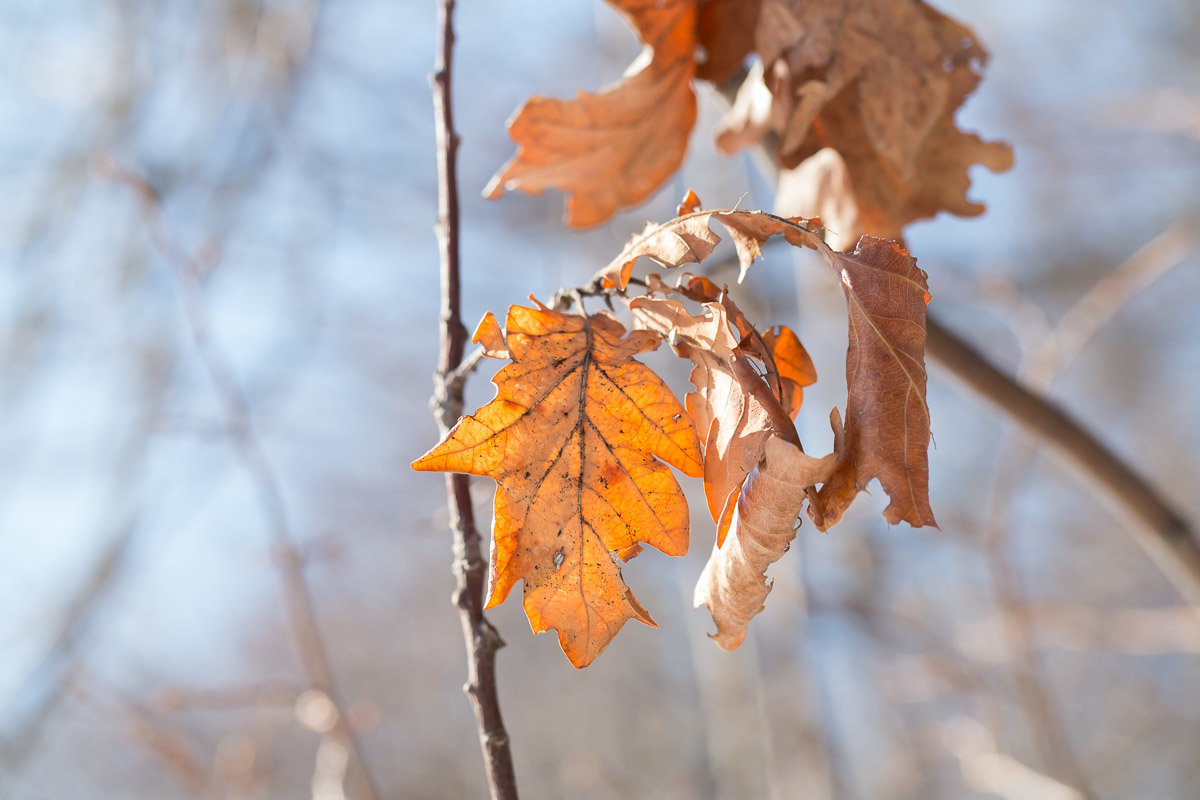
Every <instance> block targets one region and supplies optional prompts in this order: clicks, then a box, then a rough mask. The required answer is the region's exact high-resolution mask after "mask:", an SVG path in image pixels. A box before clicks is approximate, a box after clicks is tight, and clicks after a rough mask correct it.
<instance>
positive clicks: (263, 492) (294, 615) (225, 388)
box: [98, 159, 378, 800]
mask: <svg viewBox="0 0 1200 800" xmlns="http://www.w3.org/2000/svg"><path fill="white" fill-rule="evenodd" d="M98 166H99V169H100V171H101V172H102V174H105V175H106V176H107V177H109V178H111V179H113V180H116V181H119V182H121V183H123V184H125V185H127V186H129V187H130V188H132V189H133V190H134V192H135V193H136V194H137V197H138V199H139V201H140V202H141V207H142V214H143V216H144V218H145V220H146V225H147V228H148V230H149V233H150V236H151V238H152V240H153V241H154V244H155V246H156V247H157V248H158V249H159V251H160V252H161V253H162V255H163V257H164V258H165V259H166V260H167V261H168V263H169V264H170V266H171V267H172V269H171V274H172V275H173V276H174V277H175V279H176V285H177V286H178V287H179V292H180V296H181V299H182V303H183V309H184V318H185V320H186V324H187V329H188V333H189V335H190V336H191V339H192V343H193V345H194V346H195V348H196V353H197V355H198V357H199V359H200V363H201V366H202V367H203V369H204V371H205V372H206V373H207V375H208V378H209V380H210V382H211V383H212V385H213V388H214V389H215V390H216V392H217V395H218V396H219V397H220V400H221V403H222V405H223V406H224V409H223V411H224V418H225V424H226V426H227V427H228V431H229V437H230V440H231V441H232V443H233V446H234V449H235V451H236V452H237V454H238V456H239V457H240V458H241V460H242V462H243V465H244V466H245V468H246V470H247V471H248V472H249V473H250V475H251V478H252V479H253V481H254V485H255V487H256V489H257V490H258V494H259V501H260V503H261V505H262V509H263V513H264V515H265V516H266V520H267V526H268V528H269V531H270V535H271V540H272V543H273V547H274V556H275V563H276V565H277V566H278V568H279V575H280V578H281V579H282V584H283V596H284V605H285V612H286V615H287V620H288V626H289V629H290V632H291V635H292V640H293V644H294V645H295V647H296V649H297V651H298V653H299V657H300V662H301V665H302V666H303V669H304V672H305V676H306V679H307V681H308V684H309V685H310V686H311V687H312V688H313V689H316V690H318V691H320V692H322V693H323V694H325V695H326V696H327V697H328V698H329V700H330V702H331V703H332V704H333V706H334V708H335V709H336V711H337V713H336V719H335V720H334V722H333V725H332V727H331V729H330V731H329V733H328V736H329V737H330V738H331V739H333V740H334V741H336V742H337V743H338V744H339V745H341V747H342V748H344V749H345V751H346V753H347V755H348V756H350V757H351V758H350V763H349V767H350V769H349V770H348V776H349V777H350V778H351V779H352V783H353V787H354V788H353V790H352V793H353V795H354V796H355V797H356V798H360V799H361V800H374V798H375V797H377V796H378V792H377V791H376V789H375V784H374V780H373V779H372V777H371V774H370V771H369V770H368V769H367V765H366V762H365V760H364V759H363V757H362V753H361V750H360V748H359V746H358V742H357V739H356V737H355V735H354V731H353V730H352V729H351V727H350V724H349V721H348V719H347V716H346V714H345V706H344V705H343V703H342V702H341V700H340V698H339V693H338V690H337V686H336V681H335V679H334V674H333V666H332V663H331V660H330V657H329V651H328V649H327V648H326V646H325V642H324V640H323V639H322V637H321V632H320V628H319V627H318V625H317V614H316V607H315V603H314V601H313V597H312V592H311V590H310V589H309V586H308V579H307V577H306V576H305V574H304V558H303V556H302V554H301V552H300V548H299V546H298V545H297V544H296V541H295V536H294V535H293V533H292V528H291V523H290V522H289V520H288V515H287V508H286V506H285V504H284V502H283V494H282V492H281V491H280V487H279V481H278V479H277V478H276V476H275V472H274V470H273V469H272V467H271V464H270V462H269V461H268V459H267V457H266V454H265V453H264V452H263V450H262V447H261V445H260V444H259V441H258V437H257V435H256V433H255V431H254V427H253V424H252V422H251V415H250V409H249V407H248V404H247V402H246V399H245V397H244V396H243V394H242V391H241V389H240V388H239V386H238V383H237V381H236V380H235V378H234V375H233V370H232V369H231V368H230V366H229V363H228V362H227V361H226V359H225V357H224V354H223V353H222V352H221V350H220V348H219V347H218V346H217V344H216V342H214V341H213V339H212V337H211V335H210V333H209V328H208V316H207V314H206V313H205V308H204V297H203V292H202V290H201V282H202V280H203V277H204V275H205V274H206V273H207V272H208V270H209V269H210V268H211V266H212V263H211V260H209V259H207V258H202V257H198V256H196V255H193V254H192V253H189V252H188V251H187V250H185V249H184V248H183V247H182V245H181V244H180V242H179V240H178V238H177V236H176V235H175V233H174V231H173V230H172V228H171V226H170V225H169V223H168V222H167V219H166V216H165V214H164V213H163V208H162V203H161V200H160V198H159V196H158V192H157V191H156V190H155V189H154V187H153V186H151V185H150V183H149V182H148V181H147V180H146V179H145V178H144V177H142V176H140V175H138V174H136V173H134V172H131V171H129V170H126V169H122V168H121V167H119V166H117V165H116V164H115V163H113V162H112V161H111V160H107V159H106V160H105V161H103V162H102V163H101V164H99V165H98Z"/></svg>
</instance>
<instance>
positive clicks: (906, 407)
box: [818, 236, 937, 528]
mask: <svg viewBox="0 0 1200 800" xmlns="http://www.w3.org/2000/svg"><path fill="white" fill-rule="evenodd" d="M831 258H832V263H833V265H834V268H835V269H837V270H838V272H839V274H840V277H841V281H842V290H843V292H844V293H845V295H846V305H847V306H848V307H849V312H850V314H849V317H850V347H849V349H848V350H847V352H846V383H847V389H848V391H847V401H846V425H845V454H844V458H843V459H842V460H841V462H840V463H839V464H838V466H837V469H836V470H834V473H833V475H832V476H830V479H829V481H828V482H827V483H826V484H825V485H824V486H822V487H821V490H820V492H819V493H818V497H819V499H820V501H821V503H822V507H821V512H822V513H823V515H824V522H823V525H822V527H828V526H829V525H833V524H834V523H836V522H837V521H838V520H840V519H841V518H842V514H843V513H844V512H845V510H846V509H847V508H848V507H849V506H850V503H851V501H853V500H854V498H855V497H856V496H857V495H858V493H859V492H861V491H862V490H863V489H865V488H866V486H867V483H868V482H870V481H871V479H872V478H878V479H879V482H880V484H882V486H883V489H884V491H886V492H887V493H888V496H889V497H890V498H891V503H890V504H889V505H888V507H887V508H886V509H884V512H883V516H884V518H885V519H886V520H887V521H888V522H891V523H896V522H900V521H904V522H907V523H908V524H910V525H912V526H913V527H914V528H916V527H920V526H922V525H937V522H936V521H935V520H934V518H933V509H932V508H931V507H930V505H929V407H928V406H927V405H926V402H925V303H926V301H927V298H928V296H929V294H928V292H929V286H928V283H927V281H926V275H925V273H924V272H923V271H922V270H921V269H919V268H918V267H917V264H916V260H915V259H913V258H912V256H910V255H909V254H908V252H907V251H905V250H904V248H902V247H900V245H898V244H896V243H895V242H888V241H884V240H883V239H875V238H873V237H870V236H864V237H863V238H862V239H861V240H860V241H859V243H858V247H857V248H856V249H855V251H854V252H853V253H849V254H846V253H837V252H832V253H831Z"/></svg>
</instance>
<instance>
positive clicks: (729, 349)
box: [629, 297, 835, 650]
mask: <svg viewBox="0 0 1200 800" xmlns="http://www.w3.org/2000/svg"><path fill="white" fill-rule="evenodd" d="M629 307H630V308H631V309H633V312H634V316H635V317H636V318H637V319H638V322H639V323H640V324H642V325H644V326H646V327H648V328H650V329H651V330H655V331H661V332H663V333H665V334H669V336H670V341H671V344H672V346H673V347H674V348H675V350H676V352H677V353H678V354H679V355H681V356H685V357H687V358H689V359H691V361H692V362H693V363H694V364H695V365H696V366H695V369H693V370H692V375H691V380H692V383H693V384H694V385H695V387H696V391H694V392H692V393H690V394H688V396H687V398H686V403H687V409H688V413H690V414H691V415H692V419H693V420H694V421H695V423H696V427H697V429H698V430H699V431H700V432H701V435H702V436H705V445H704V492H705V496H706V498H707V500H708V507H709V512H710V513H711V514H712V517H713V519H714V520H715V521H716V522H717V537H716V544H715V546H714V548H713V552H712V555H711V556H710V558H709V561H708V564H707V565H706V566H705V569H704V573H703V575H702V577H701V578H700V581H699V583H698V584H697V586H696V593H695V602H696V605H697V606H700V605H705V606H708V609H709V612H710V613H711V614H712V617H713V621H714V622H715V623H716V625H717V633H716V635H715V636H714V637H713V638H715V639H716V640H717V643H718V644H719V645H720V646H721V647H723V648H725V649H726V650H733V649H734V648H736V647H737V646H738V645H739V644H741V641H742V639H743V637H744V636H745V633H746V626H747V624H748V623H749V621H750V619H751V618H752V617H753V616H754V615H755V614H757V613H759V612H760V611H761V610H762V608H763V601H764V600H765V598H766V596H767V593H768V592H769V591H770V587H769V586H768V585H767V583H766V581H765V579H764V573H765V571H766V569H767V567H768V566H769V565H770V564H772V563H774V562H775V561H777V560H778V559H779V558H780V557H782V556H783V554H784V552H785V551H786V550H787V547H788V545H789V544H790V542H791V541H792V539H793V538H794V537H795V535H796V534H795V528H796V520H797V518H798V516H799V514H800V508H801V504H802V503H803V501H804V498H805V490H806V489H807V488H808V487H810V486H814V485H816V484H818V483H821V482H823V481H825V480H826V479H827V478H828V476H829V473H830V472H831V470H832V469H833V467H834V465H835V456H834V455H833V454H830V455H828V456H826V457H825V458H823V459H815V458H812V457H811V456H807V455H805V454H804V453H803V452H802V451H801V450H800V448H799V446H798V444H796V443H793V442H790V441H785V438H784V437H786V436H788V435H789V434H790V436H791V437H792V438H793V439H794V438H795V435H796V434H795V429H794V428H793V427H792V424H791V418H790V416H788V414H787V413H786V412H785V410H784V409H783V408H782V407H781V406H780V404H779V401H778V399H777V398H776V397H775V396H774V395H773V394H772V392H771V389H770V387H769V381H768V379H767V378H766V377H765V376H760V375H759V374H758V372H756V371H755V370H753V369H747V368H746V364H747V356H746V355H745V354H744V353H743V352H742V347H741V345H740V344H739V341H738V339H737V338H735V337H734V335H733V334H732V332H731V330H730V324H729V321H728V320H727V318H726V308H725V306H723V305H722V304H721V303H717V302H710V303H706V304H705V312H706V313H704V314H699V315H695V316H693V315H692V314H690V313H689V312H688V310H687V308H686V307H685V306H684V305H683V304H682V303H680V302H679V301H678V300H674V299H667V298H655V297H638V298H634V299H632V300H630V301H629ZM743 325H747V326H748V325H749V323H748V322H744V321H743ZM738 327H739V329H740V328H742V325H739V326H738ZM784 330H786V329H784ZM739 332H742V331H739ZM788 333H790V331H789V332H788ZM756 335H757V334H756ZM792 338H795V335H794V334H792ZM748 339H750V336H749V335H745V337H744V339H743V341H746V340H748ZM773 339H774V341H775V342H776V343H777V342H778V341H779V339H778V338H775V337H773ZM758 341H760V342H761V341H763V340H762V338H759V339H758ZM797 344H798V342H797ZM785 349H786V348H785ZM788 369H789V370H790V369H791V365H789V367H788ZM797 441H798V440H797Z"/></svg>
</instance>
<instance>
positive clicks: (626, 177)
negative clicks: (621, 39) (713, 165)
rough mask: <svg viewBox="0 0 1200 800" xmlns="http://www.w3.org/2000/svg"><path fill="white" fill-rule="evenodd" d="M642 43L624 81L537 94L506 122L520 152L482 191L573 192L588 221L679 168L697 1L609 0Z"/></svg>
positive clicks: (570, 209)
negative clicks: (565, 93)
mask: <svg viewBox="0 0 1200 800" xmlns="http://www.w3.org/2000/svg"><path fill="white" fill-rule="evenodd" d="M609 3H610V4H611V5H613V6H614V7H615V8H616V9H617V10H618V11H619V12H620V13H621V14H622V15H624V16H625V18H626V19H627V20H628V22H629V24H630V25H631V26H632V27H633V29H634V30H635V31H636V33H637V35H638V38H639V39H641V41H642V42H643V43H644V44H645V46H646V47H645V50H644V51H643V53H642V55H641V57H639V59H638V60H637V61H635V62H634V63H633V64H632V65H631V66H630V68H629V70H628V71H627V73H626V77H625V78H623V79H622V80H621V82H620V83H618V84H616V85H614V86H611V87H609V88H607V89H605V90H603V91H602V92H600V93H599V94H591V93H587V92H580V93H578V95H577V96H576V97H575V99H573V100H555V99H552V98H545V97H533V98H531V99H530V100H529V101H527V102H526V103H525V105H524V106H523V107H522V108H521V110H520V111H518V112H517V114H516V116H515V117H513V119H512V120H511V121H510V122H509V126H508V132H509V135H510V136H511V137H512V138H513V139H514V140H515V141H516V142H517V145H518V148H517V152H516V154H515V155H514V156H513V157H512V158H511V159H510V160H509V162H508V163H507V164H505V165H504V166H503V167H502V168H501V169H500V171H499V172H497V173H496V175H495V176H494V177H493V178H492V180H491V182H490V183H489V184H488V186H487V188H486V189H484V195H485V196H487V197H489V198H496V197H499V196H500V195H502V194H503V193H504V191H505V190H506V189H520V190H522V191H525V192H530V193H532V194H540V193H541V192H542V191H544V190H545V189H547V188H549V187H556V188H559V189H562V190H563V191H565V192H567V195H568V196H567V210H566V224H567V225H568V226H570V227H572V228H585V227H588V226H591V225H597V224H599V223H601V222H604V221H605V220H606V219H608V218H609V217H610V216H612V214H613V212H615V211H617V210H618V209H621V208H625V207H627V206H631V205H634V204H635V203H639V202H641V201H642V200H644V199H645V198H646V197H648V196H649V195H650V193H651V192H653V191H654V190H655V189H657V188H658V187H659V186H660V185H661V184H662V182H663V181H665V180H666V179H667V178H668V177H669V176H670V175H671V174H672V173H673V172H675V170H676V169H677V168H678V167H679V164H680V162H681V161H682V160H683V155H684V153H685V152H686V150H687V142H688V136H689V135H690V134H691V130H692V126H693V124H694V123H695V121H696V97H695V94H694V92H693V91H692V84H691V81H692V76H693V75H694V74H695V71H696V67H695V59H694V51H695V49H696V43H697V40H696V0H609Z"/></svg>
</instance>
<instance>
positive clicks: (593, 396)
mask: <svg viewBox="0 0 1200 800" xmlns="http://www.w3.org/2000/svg"><path fill="white" fill-rule="evenodd" d="M505 327H506V331H507V336H506V339H507V350H508V352H509V354H510V355H511V358H512V361H513V363H512V364H510V365H508V366H506V367H504V368H503V369H501V370H500V372H498V373H497V374H496V377H495V378H494V379H493V381H494V382H495V384H496V387H497V392H496V398H495V399H494V400H492V401H491V402H490V403H488V404H487V405H486V406H484V407H482V408H481V409H479V411H477V412H476V413H475V414H474V415H473V416H468V417H464V418H462V419H461V420H459V422H458V424H457V425H455V427H454V428H453V429H452V430H451V431H450V432H449V433H448V434H447V436H446V438H445V439H444V440H443V441H442V442H441V443H440V444H438V445H437V446H436V447H434V448H433V449H432V450H430V451H429V452H428V453H426V454H425V455H424V456H422V457H421V458H419V459H418V460H417V461H415V462H413V468H414V469H418V470H429V471H446V472H467V473H471V474H475V475H486V476H489V477H492V478H495V480H496V484H497V486H496V500H495V519H494V522H493V532H492V553H491V576H490V579H489V588H488V600H487V606H488V607H489V608H490V607H492V606H495V605H497V604H498V603H501V602H503V600H504V599H505V597H507V596H508V593H509V591H510V590H511V589H512V588H513V586H514V585H515V584H516V582H517V581H519V580H522V579H523V580H524V581H525V600H524V605H525V612H526V614H527V615H528V617H529V622H530V625H531V626H532V627H533V630H534V632H535V633H540V632H542V631H545V630H549V629H555V630H557V631H558V638H559V642H560V644H561V645H562V648H563V652H565V653H566V655H567V658H568V659H570V661H571V663H572V664H574V665H575V666H576V667H583V666H586V665H588V664H590V663H591V662H592V660H593V659H595V658H596V656H597V655H599V654H600V652H601V651H602V650H603V649H604V647H605V646H606V645H607V644H608V643H609V641H611V639H612V638H613V636H615V635H616V633H617V631H618V630H620V628H621V626H623V625H624V624H625V621H626V620H628V619H637V620H639V621H641V622H644V623H646V624H647V625H654V624H655V623H654V620H653V619H652V618H651V617H650V614H649V613H648V612H647V611H646V610H645V609H644V608H642V606H641V605H640V604H639V603H638V601H637V599H636V598H634V596H633V593H632V592H631V591H630V589H629V587H628V586H626V585H625V582H624V581H623V579H622V577H621V566H620V563H621V561H624V560H628V559H629V558H632V557H633V556H634V555H636V554H637V552H638V551H639V550H640V549H641V546H640V544H639V542H644V543H646V544H649V545H651V546H653V547H656V548H658V549H659V550H661V551H662V552H664V553H666V554H667V555H683V554H684V553H685V552H686V551H687V546H688V507H687V501H686V500H685V498H684V496H683V493H682V492H681V490H680V488H679V485H678V483H677V482H676V480H675V477H674V476H673V475H672V473H671V470H670V469H669V468H668V467H667V464H670V465H671V466H674V467H676V468H678V469H679V470H681V471H682V472H684V473H685V474H687V475H692V476H699V475H700V471H701V463H700V448H699V441H698V440H697V438H696V433H695V430H694V429H693V427H692V423H691V420H690V418H689V417H688V415H687V414H686V413H685V410H684V408H683V407H682V406H681V405H680V404H679V401H678V400H676V399H675V397H674V396H673V395H672V394H671V392H670V390H669V389H668V388H667V387H666V385H665V384H664V383H663V382H662V380H661V379H660V378H659V377H658V376H657V375H655V374H654V373H653V372H652V371H651V370H650V369H649V368H647V367H646V366H645V365H643V364H641V363H640V362H638V361H636V360H634V358H633V356H635V355H637V354H638V353H641V352H645V351H648V350H653V349H655V348H656V347H657V346H658V344H659V342H660V337H659V336H658V335H657V334H655V333H652V332H650V331H633V332H632V333H629V335H628V336H626V335H625V334H626V331H625V328H624V327H622V326H621V324H620V323H619V322H617V321H616V320H615V319H614V318H613V317H612V316H611V315H609V314H606V313H601V314H596V315H593V316H590V317H584V316H577V315H570V314H562V313H559V312H556V311H553V310H551V309H549V308H547V307H545V306H541V305H540V304H539V307H538V308H524V307H521V306H513V307H512V308H510V309H509V312H508V319H507V320H506V323H505ZM486 329H487V331H488V332H486V333H485V336H484V338H485V341H491V343H492V344H491V348H492V349H498V343H497V342H496V341H495V336H494V333H495V331H493V330H491V326H486ZM660 459H661V460H660ZM663 462H666V463H663Z"/></svg>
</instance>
